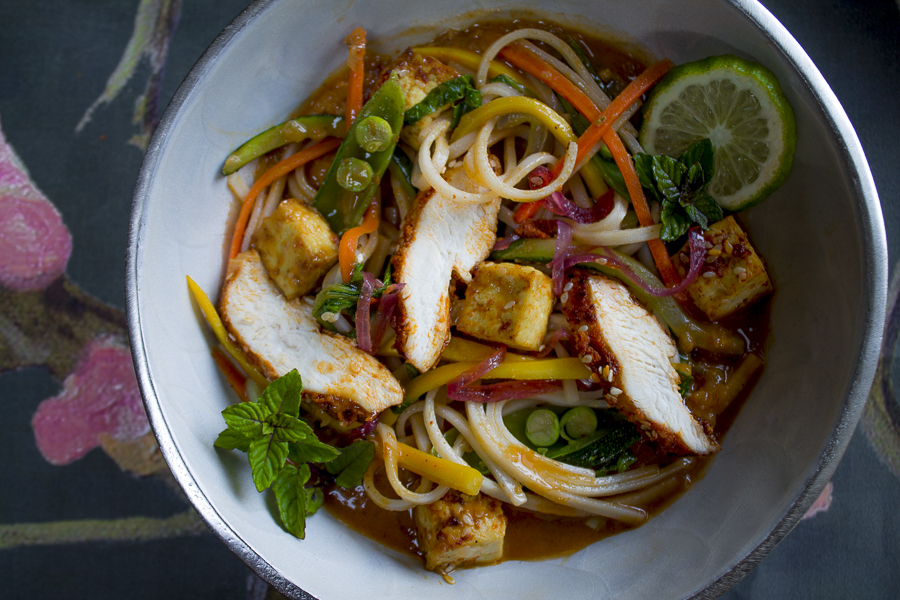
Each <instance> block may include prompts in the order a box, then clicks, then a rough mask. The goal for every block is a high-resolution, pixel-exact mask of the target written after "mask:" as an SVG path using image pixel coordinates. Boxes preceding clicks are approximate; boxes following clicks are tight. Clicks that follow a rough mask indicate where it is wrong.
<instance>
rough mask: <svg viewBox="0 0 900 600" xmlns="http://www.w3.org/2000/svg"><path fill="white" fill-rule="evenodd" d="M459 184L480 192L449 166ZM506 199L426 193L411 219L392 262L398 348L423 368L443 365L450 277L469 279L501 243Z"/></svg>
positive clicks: (449, 175)
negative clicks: (472, 200)
mask: <svg viewBox="0 0 900 600" xmlns="http://www.w3.org/2000/svg"><path fill="white" fill-rule="evenodd" d="M445 178H446V179H447V181H449V182H450V183H451V184H452V185H453V186H455V187H457V188H459V189H463V190H466V191H476V188H475V186H474V185H473V184H472V182H471V180H470V179H469V178H468V176H467V175H466V174H465V171H463V168H462V167H455V168H453V169H447V172H446V173H445ZM499 210H500V198H499V197H497V198H495V199H493V200H491V201H489V202H485V203H483V204H467V203H461V202H457V201H455V200H453V199H451V198H445V197H444V196H442V195H440V194H438V193H436V192H435V191H434V190H433V189H431V190H427V191H423V192H421V193H420V194H419V195H418V197H417V198H416V203H415V206H414V207H413V209H412V210H411V211H410V213H409V214H408V215H407V217H406V221H405V223H404V226H403V235H402V238H401V240H400V247H399V249H398V250H397V252H396V253H395V254H394V258H393V259H392V264H393V266H394V277H395V279H396V280H397V281H399V282H401V283H405V284H406V285H405V286H404V288H403V290H402V291H401V292H400V301H399V305H398V310H397V312H396V313H395V314H396V317H395V320H394V329H396V330H397V343H396V344H395V346H396V348H397V349H398V350H399V351H400V352H401V354H403V356H405V357H406V359H407V360H408V361H409V362H410V363H412V365H413V366H414V367H416V368H417V369H418V370H419V371H423V372H424V371H427V370H428V369H430V368H432V367H433V366H434V365H435V364H437V362H438V359H440V357H441V353H442V352H443V351H444V346H446V344H447V342H448V341H449V340H450V291H449V287H450V279H451V276H452V275H453V273H456V276H457V277H459V278H460V279H461V280H463V281H465V282H469V281H471V279H472V274H471V271H472V269H474V268H475V267H476V266H477V265H478V264H479V263H480V262H482V261H483V260H484V259H485V258H487V257H488V255H489V254H490V252H491V248H493V246H494V242H495V241H496V232H497V213H498V211H499Z"/></svg>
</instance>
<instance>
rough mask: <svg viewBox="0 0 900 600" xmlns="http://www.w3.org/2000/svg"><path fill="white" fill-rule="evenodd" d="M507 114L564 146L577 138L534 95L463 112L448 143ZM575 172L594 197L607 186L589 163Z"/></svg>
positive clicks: (492, 103)
mask: <svg viewBox="0 0 900 600" xmlns="http://www.w3.org/2000/svg"><path fill="white" fill-rule="evenodd" d="M509 114H519V115H525V116H526V117H531V118H532V119H535V120H536V121H537V122H539V123H540V124H541V125H543V126H544V127H546V128H547V130H548V131H549V132H550V134H551V135H553V137H554V138H556V139H557V140H558V141H559V142H561V143H562V144H563V145H565V146H568V145H569V144H571V143H572V142H577V141H578V137H577V136H576V135H575V132H573V131H572V127H571V126H570V125H569V124H568V123H567V122H566V120H565V119H563V118H562V116H560V114H559V113H558V112H556V111H555V110H553V109H552V108H550V107H549V106H547V105H546V104H544V103H543V102H541V101H539V100H535V99H534V98H528V97H526V96H513V97H510V98H497V99H495V100H491V101H490V102H488V103H487V104H485V105H484V106H482V107H480V108H476V109H475V110H473V111H472V112H469V113H466V114H465V115H463V117H462V118H461V119H460V120H459V125H457V126H456V129H454V130H453V135H452V136H451V138H450V142H451V143H453V142H455V141H456V140H458V139H459V138H461V137H463V136H464V135H468V134H469V133H472V132H473V131H478V130H479V129H481V127H482V126H483V125H484V124H485V123H487V122H488V121H490V120H491V119H493V118H494V117H502V116H504V115H509ZM579 173H580V174H581V176H582V178H584V182H585V183H586V184H587V187H588V189H589V190H590V192H591V194H592V195H593V196H594V197H600V196H601V195H603V194H605V193H606V190H608V189H609V187H608V186H607V185H606V182H605V181H604V180H603V177H602V176H601V175H600V172H599V171H598V170H597V169H596V167H594V165H593V164H592V163H590V162H587V163H585V165H584V166H583V167H581V170H580V171H579Z"/></svg>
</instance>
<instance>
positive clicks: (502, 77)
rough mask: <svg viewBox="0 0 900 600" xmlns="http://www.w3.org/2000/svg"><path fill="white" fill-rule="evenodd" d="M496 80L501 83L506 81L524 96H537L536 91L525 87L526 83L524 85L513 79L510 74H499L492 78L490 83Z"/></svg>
mask: <svg viewBox="0 0 900 600" xmlns="http://www.w3.org/2000/svg"><path fill="white" fill-rule="evenodd" d="M495 81H499V82H500V83H505V84H506V85H508V86H509V87H511V88H512V89H514V90H516V91H517V92H519V93H520V94H522V95H523V96H528V97H529V98H534V97H535V95H534V92H532V91H531V89H530V88H527V87H525V86H524V85H522V84H521V83H519V82H518V81H516V80H515V79H511V78H510V77H509V76H508V75H503V74H502V73H501V74H500V75H497V76H496V77H494V78H493V79H491V81H490V83H494V82H495Z"/></svg>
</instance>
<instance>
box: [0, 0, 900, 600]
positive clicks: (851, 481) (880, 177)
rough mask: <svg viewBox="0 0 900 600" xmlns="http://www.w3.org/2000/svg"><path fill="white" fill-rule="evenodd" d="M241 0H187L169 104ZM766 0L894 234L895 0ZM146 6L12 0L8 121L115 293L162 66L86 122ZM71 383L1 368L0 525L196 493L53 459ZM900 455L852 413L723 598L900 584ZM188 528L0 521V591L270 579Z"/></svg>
mask: <svg viewBox="0 0 900 600" xmlns="http://www.w3.org/2000/svg"><path fill="white" fill-rule="evenodd" d="M244 4H245V3H244V2H242V1H241V0H222V1H212V0H183V4H182V6H181V17H180V22H179V24H178V27H177V29H176V30H175V33H174V35H173V36H172V38H171V42H170V46H169V53H168V58H167V62H166V69H165V72H164V76H163V79H162V84H161V100H162V106H165V104H166V103H167V102H168V100H169V99H170V98H171V96H172V95H173V94H174V92H175V90H176V89H177V87H178V85H179V84H180V82H181V80H182V79H183V78H184V76H185V75H186V74H187V72H188V70H189V69H190V67H191V66H192V65H193V63H194V62H195V61H196V60H197V59H198V58H199V57H200V55H201V54H202V52H203V51H204V49H205V48H206V47H207V45H208V44H209V43H210V42H212V40H213V39H214V38H215V36H216V35H217V34H218V33H219V32H220V31H221V30H222V29H223V28H224V27H225V26H226V25H228V23H229V22H230V21H231V20H232V19H233V18H234V17H235V16H236V15H237V14H238V13H239V12H240V11H241V10H242V9H243V7H244ZM764 4H765V5H766V7H767V8H769V10H770V11H772V13H773V14H774V15H775V16H776V17H777V18H778V19H779V20H780V21H781V22H782V23H783V24H784V25H785V26H786V27H787V29H788V30H789V31H790V32H791V33H792V34H793V35H794V36H795V37H796V38H797V40H798V41H799V42H800V44H801V45H802V46H803V47H804V48H805V49H806V51H807V53H808V54H809V55H810V57H811V58H812V59H813V61H814V62H815V63H816V65H817V66H818V67H819V69H820V70H821V72H822V74H823V75H824V77H825V79H826V80H827V81H828V82H829V83H830V85H831V87H832V89H833V90H834V92H835V93H836V95H837V97H838V98H839V99H840V101H841V103H842V104H843V106H844V109H845V110H846V112H847V114H848V115H849V117H850V120H851V121H852V122H853V124H854V126H855V127H856V131H857V133H858V135H859V138H860V140H861V142H862V145H863V148H864V150H865V152H866V155H867V156H868V158H869V161H870V165H871V168H872V173H873V175H874V178H875V182H876V185H877V187H878V191H879V195H880V198H881V202H882V206H883V209H884V214H885V222H886V226H887V233H888V239H889V242H890V246H891V248H896V247H897V243H900V241H898V240H897V235H898V233H900V227H898V206H900V205H898V202H897V196H898V193H900V175H898V168H897V161H898V158H900V152H898V149H900V144H898V139H900V118H898V116H897V103H898V98H900V11H898V6H897V3H896V2H894V1H892V0H872V1H853V0H822V1H812V0H801V1H790V0H777V1H776V0H766V1H765V2H764ZM137 9H138V0H32V1H29V2H13V1H10V0H2V1H0V123H2V129H3V131H4V133H5V135H6V138H7V140H8V142H9V143H10V144H11V145H12V146H13V147H14V148H15V149H16V151H17V152H18V154H19V156H20V157H21V158H22V160H23V162H24V164H25V165H27V167H28V169H29V171H30V173H31V176H32V179H33V180H34V181H35V182H36V184H37V185H38V187H39V188H40V189H41V190H42V191H43V192H44V193H45V195H46V196H47V197H48V198H49V199H50V200H51V201H52V202H53V203H54V204H55V205H56V206H57V208H58V209H59V211H60V212H61V214H62V217H63V220H64V222H65V223H66V225H67V226H68V228H69V230H70V231H71V233H72V236H73V239H74V249H73V252H72V257H71V259H70V261H69V263H68V269H67V275H68V276H69V278H70V279H71V280H72V281H74V282H76V283H77V284H78V285H79V286H80V287H81V288H82V289H83V290H85V291H86V292H87V293H89V294H91V295H93V296H95V297H96V298H98V299H100V300H102V301H104V302H106V303H108V304H110V305H112V306H115V307H118V308H120V309H121V308H123V306H124V301H123V288H124V256H125V248H126V242H127V224H128V218H129V212H130V208H131V195H132V191H133V187H134V182H135V180H136V178H137V174H138V170H139V168H140V164H141V160H142V151H141V150H140V149H138V148H137V147H135V146H133V145H129V144H127V142H128V140H129V138H130V137H131V136H132V135H134V134H135V133H137V126H136V125H133V124H132V114H133V112H134V100H135V99H136V98H137V97H138V96H139V95H140V94H141V93H142V91H143V89H144V85H145V82H146V78H147V76H148V75H149V73H150V67H149V66H148V64H147V62H146V61H144V62H143V63H142V64H141V66H140V67H139V68H138V69H137V71H136V74H135V76H134V77H133V78H132V79H131V81H130V82H129V83H128V84H127V85H126V86H125V88H124V89H123V90H122V92H121V93H120V94H119V97H118V98H117V99H116V100H114V101H113V102H111V103H110V104H107V105H103V106H101V107H100V108H98V109H97V111H96V112H95V114H94V117H93V120H92V122H91V123H89V124H88V125H87V126H86V127H85V128H84V129H83V130H82V131H81V132H80V133H75V126H76V124H77V123H78V122H79V120H80V119H81V117H82V115H83V114H84V112H85V110H86V109H87V107H88V106H90V105H91V103H92V102H93V101H94V100H95V99H96V98H97V96H98V95H99V94H100V93H101V92H102V91H103V89H104V86H105V84H106V80H107V78H108V77H109V75H110V74H111V73H112V72H113V71H114V69H115V68H116V65H117V64H118V62H119V60H120V56H121V54H122V51H123V50H124V48H125V46H126V44H127V43H128V40H129V38H130V36H131V35H132V28H133V25H134V19H135V14H136V12H137ZM893 271H894V268H893V263H891V272H892V273H893ZM2 310H3V307H2V306H0V312H2ZM59 390H60V384H59V382H58V381H57V380H55V379H53V378H52V377H51V376H50V375H49V374H47V373H46V372H45V371H43V370H40V369H23V370H19V371H13V372H7V373H4V374H2V375H0V410H2V420H0V426H2V431H3V436H2V439H0V465H2V469H0V532H2V531H4V527H7V526H10V525H13V524H23V523H33V524H45V523H49V522H54V521H66V520H82V519H96V520H110V519H122V518H128V517H136V516H139V517H156V518H159V519H162V518H166V517H171V516H174V515H178V514H180V513H183V512H184V511H185V510H186V508H187V505H186V503H185V501H184V500H183V499H182V497H181V496H180V495H179V493H178V492H177V491H176V490H175V489H173V488H172V487H171V486H170V485H167V484H166V483H165V482H163V480H162V479H161V478H159V477H146V478H138V477H136V476H134V475H131V474H128V473H126V472H123V471H122V470H121V469H120V468H119V467H118V466H117V465H116V464H115V463H114V462H113V461H112V460H111V459H110V458H109V457H108V456H107V455H106V454H105V453H103V452H102V451H100V450H94V451H92V452H90V453H89V454H87V456H85V457H84V458H82V459H81V460H78V461H76V462H73V463H71V464H69V465H66V466H62V467H58V466H53V465H50V464H49V463H47V462H46V461H45V460H44V459H43V458H42V456H41V455H40V453H39V452H38V450H37V448H36V446H35V442H34V435H33V433H32V430H31V427H30V423H31V418H32V415H33V414H34V412H35V410H36V408H37V406H38V404H39V403H40V402H41V401H42V400H43V399H45V398H48V397H50V396H54V395H56V394H58V393H59ZM891 460H892V457H891V456H886V455H885V453H884V452H883V451H881V452H880V453H879V452H878V451H876V449H875V448H874V447H873V445H872V444H871V443H870V442H869V440H868V439H867V436H866V435H865V434H864V433H863V431H862V430H861V429H860V430H857V432H856V433H855V435H854V437H853V440H852V442H851V444H850V447H849V449H848V451H847V453H846V455H845V456H844V459H843V461H842V462H841V464H840V466H839V467H838V470H837V472H836V474H835V476H834V479H833V482H834V494H833V496H834V500H833V503H832V504H831V507H830V509H829V510H828V511H826V512H823V513H820V514H818V515H816V516H814V517H812V518H810V519H807V520H804V521H802V522H801V523H800V524H799V525H798V526H797V527H796V529H795V530H794V531H793V532H792V533H791V534H790V535H789V536H788V537H787V538H786V539H785V540H784V542H782V543H781V544H780V545H779V546H778V547H777V548H776V549H775V550H774V551H773V552H772V553H771V555H770V556H769V557H767V558H766V559H765V560H764V561H763V562H762V563H761V564H760V566H759V567H757V568H756V569H755V570H754V571H752V572H751V573H750V574H749V575H748V576H747V577H746V578H745V579H744V580H743V581H742V582H741V583H740V584H738V585H737V586H736V587H735V588H734V589H733V590H731V591H730V592H728V594H726V596H725V597H726V598H732V599H737V598H754V599H756V598H872V599H875V598H896V597H898V596H900V543H898V533H900V511H898V500H897V499H898V498H900V480H898V477H897V475H896V474H895V473H896V472H897V466H896V463H892V462H891ZM891 465H893V467H892V466H891ZM191 532H193V533H191ZM191 532H188V533H187V534H183V535H178V536H176V537H170V538H163V539H155V540H145V541H136V540H121V541H91V542H82V543H65V544H25V543H13V542H9V541H8V539H9V538H8V537H7V538H6V539H7V541H4V538H3V534H2V533H0V598H29V599H43V598H48V599H49V598H69V599H81V598H85V599H88V598H90V599H96V600H101V599H106V598H110V599H113V598H115V599H119V598H134V599H137V598H217V599H232V598H233V599H245V598H261V597H263V596H264V595H265V594H266V588H265V586H264V585H261V584H260V583H259V582H258V580H257V579H256V578H255V576H254V575H252V573H251V572H250V571H249V569H247V568H246V567H245V566H244V565H243V563H241V562H240V561H239V560H238V559H237V558H236V557H235V556H233V555H232V554H231V553H230V552H229V551H228V550H227V549H226V548H225V546H224V545H223V544H222V543H221V542H220V541H219V540H218V538H216V537H215V536H213V535H212V534H211V533H208V532H206V531H204V530H203V529H202V528H201V529H192V530H191Z"/></svg>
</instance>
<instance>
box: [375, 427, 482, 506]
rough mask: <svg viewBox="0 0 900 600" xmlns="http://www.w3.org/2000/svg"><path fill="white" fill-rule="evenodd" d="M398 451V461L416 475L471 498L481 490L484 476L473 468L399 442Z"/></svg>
mask: <svg viewBox="0 0 900 600" xmlns="http://www.w3.org/2000/svg"><path fill="white" fill-rule="evenodd" d="M387 412H390V411H387ZM397 449H398V450H400V457H399V460H398V462H399V463H400V466H401V467H403V468H404V469H407V470H409V471H412V472H413V473H415V474H416V475H421V476H422V477H425V478H426V479H430V480H431V481H433V482H435V483H436V484H438V485H446V486H448V487H451V488H453V489H454V490H459V491H460V492H462V493H463V494H468V495H470V496H474V495H475V494H477V493H478V492H479V490H481V482H482V481H484V475H482V474H481V473H479V472H478V471H476V470H475V469H473V468H472V467H469V466H465V465H459V464H456V463H455V462H451V461H449V460H446V459H443V458H439V457H437V456H432V455H431V454H426V453H425V452H422V451H421V450H419V449H418V448H413V447H412V446H409V445H407V444H403V443H401V442H397Z"/></svg>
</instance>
